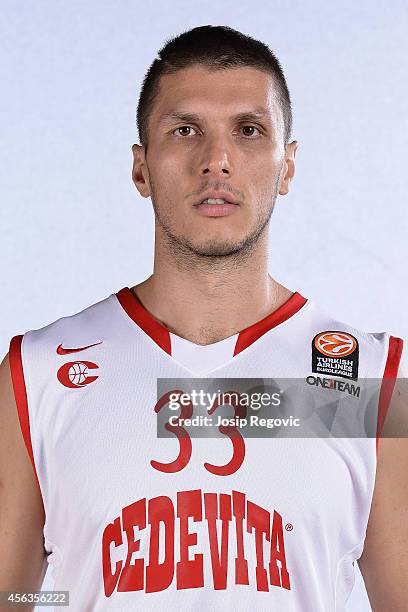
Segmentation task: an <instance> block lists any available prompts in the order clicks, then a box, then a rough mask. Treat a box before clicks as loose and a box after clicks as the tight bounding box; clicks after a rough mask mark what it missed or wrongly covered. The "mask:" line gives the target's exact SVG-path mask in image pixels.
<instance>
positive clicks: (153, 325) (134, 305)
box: [116, 287, 171, 355]
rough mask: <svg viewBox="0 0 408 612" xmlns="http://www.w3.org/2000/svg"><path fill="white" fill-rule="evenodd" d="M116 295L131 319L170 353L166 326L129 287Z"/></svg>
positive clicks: (168, 333) (168, 334)
mask: <svg viewBox="0 0 408 612" xmlns="http://www.w3.org/2000/svg"><path fill="white" fill-rule="evenodd" d="M116 296H117V298H118V300H119V302H120V303H121V305H122V307H123V309H124V310H125V311H126V312H127V314H128V315H129V317H130V318H131V319H133V321H134V322H135V323H136V324H137V325H138V326H139V327H141V328H142V329H143V331H144V332H146V334H147V335H148V336H150V338H151V339H152V340H154V341H155V342H156V344H158V345H159V346H160V347H161V348H162V349H163V350H164V351H166V353H168V354H169V355H171V342H170V332H169V330H168V329H167V327H165V326H164V325H163V324H162V323H160V321H158V320H157V319H155V318H154V317H153V316H152V315H151V314H150V312H149V311H148V310H146V308H145V307H144V306H143V304H142V303H141V302H140V301H139V299H138V298H137V296H136V295H135V293H134V292H133V291H131V289H129V287H123V289H121V290H120V291H118V292H117V293H116Z"/></svg>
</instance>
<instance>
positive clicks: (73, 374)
mask: <svg viewBox="0 0 408 612" xmlns="http://www.w3.org/2000/svg"><path fill="white" fill-rule="evenodd" d="M98 368H99V366H98V365H97V364H96V363H93V361H69V362H68V363H64V365H63V366H61V367H60V369H59V370H58V372H57V378H58V380H59V381H60V383H61V384H62V385H64V387H68V388H70V389H75V388H78V387H86V385H89V384H90V383H92V382H94V381H95V380H96V379H97V378H98V376H95V375H92V374H90V373H89V370H97V369H98Z"/></svg>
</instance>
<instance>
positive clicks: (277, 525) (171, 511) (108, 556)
mask: <svg viewBox="0 0 408 612" xmlns="http://www.w3.org/2000/svg"><path fill="white" fill-rule="evenodd" d="M193 523H198V524H199V525H200V526H201V527H203V529H201V530H200V537H206V538H207V543H208V546H204V545H203V544H204V542H202V541H201V539H200V537H199V534H198V531H199V530H198V529H196V530H195V529H194V528H193ZM134 527H137V528H138V531H139V534H140V536H141V538H142V537H148V538H149V541H148V545H147V546H141V539H138V538H135V534H134ZM176 528H177V533H178V537H177V538H175V531H176ZM244 531H246V532H247V533H249V534H251V540H252V546H253V547H254V552H255V555H250V557H251V558H253V559H256V562H255V561H254V563H255V568H254V569H255V572H249V563H248V560H247V558H246V551H245V544H244V541H245V538H244ZM124 541H126V548H127V550H126V558H124V555H123V559H122V560H119V561H116V563H113V562H112V556H113V552H112V551H113V550H114V549H115V548H116V547H120V546H122V544H123V543H124ZM160 544H161V546H160ZM200 544H201V550H202V551H203V552H197V553H196V554H192V551H190V550H189V548H190V547H191V546H195V545H198V547H199V550H200ZM246 544H248V540H246ZM232 545H233V550H234V552H235V555H234V557H235V558H234V571H233V572H231V574H232V575H228V559H229V555H231V548H232ZM265 546H266V549H267V550H268V555H267V558H264V550H265ZM160 549H161V550H162V551H163V554H162V555H159V551H160ZM144 550H146V552H147V551H148V561H147V559H144V558H143V556H142V553H141V551H144ZM205 550H209V555H208V556H209V558H205V552H204V551H205ZM207 554H208V553H207ZM138 555H139V556H138ZM160 556H161V557H163V556H164V558H163V559H159V557H160ZM248 556H249V555H248ZM116 558H117V557H116ZM132 561H133V562H132ZM207 563H209V564H210V568H211V574H212V585H207V584H206V585H204V564H207ZM102 566H103V581H104V589H105V595H106V596H107V597H110V596H111V595H112V593H113V592H114V591H115V589H116V590H117V591H122V592H123V591H144V592H145V593H153V592H158V591H163V590H165V589H167V588H168V587H169V586H170V584H171V583H172V581H173V579H174V577H175V579H176V589H177V590H179V589H193V588H199V587H204V586H206V587H210V586H212V587H213V588H214V589H216V590H225V589H227V588H228V586H229V585H231V584H241V585H249V583H250V575H254V576H255V587H256V589H257V590H258V591H269V590H270V586H272V587H281V588H285V589H290V580H289V573H288V570H287V567H286V558H285V546H284V539H283V529H282V517H281V515H280V514H279V513H278V512H277V511H276V510H274V511H273V515H272V516H271V513H270V512H269V511H268V510H266V509H265V508H262V507H261V506H258V505H257V504H255V503H253V502H252V501H249V500H247V499H246V495H245V494H244V493H241V492H239V491H232V493H231V495H229V494H227V493H203V492H202V491H201V489H195V490H191V491H178V492H177V498H176V504H174V502H173V500H172V499H171V498H170V497H168V496H164V495H163V496H159V497H154V498H152V499H146V498H143V499H139V500H138V501H136V502H134V503H132V504H130V505H128V506H126V507H124V508H123V509H122V512H121V516H118V517H116V518H115V519H114V520H113V522H112V523H109V524H108V525H107V526H106V527H105V528H104V531H103V536H102Z"/></svg>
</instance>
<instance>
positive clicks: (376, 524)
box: [358, 379, 408, 612]
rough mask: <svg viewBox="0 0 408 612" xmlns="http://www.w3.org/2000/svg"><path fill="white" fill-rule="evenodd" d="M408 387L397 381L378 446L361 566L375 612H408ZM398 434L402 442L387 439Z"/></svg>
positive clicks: (404, 381) (402, 381)
mask: <svg viewBox="0 0 408 612" xmlns="http://www.w3.org/2000/svg"><path fill="white" fill-rule="evenodd" d="M407 387H408V385H407V381H406V379H405V380H404V379H401V380H398V379H397V384H396V386H395V389H394V392H393V395H392V400H391V403H390V407H389V410H388V414H387V418H386V421H385V424H384V428H383V436H384V437H381V438H380V440H379V447H378V455H377V473H376V484H375V488H374V496H373V502H372V506H371V512H370V517H369V521H368V526H367V534H366V539H365V544H364V550H363V554H362V556H361V557H360V559H359V560H358V564H359V567H360V570H361V573H362V575H363V578H364V582H365V585H366V588H367V594H368V597H369V600H370V604H371V607H372V610H373V612H388V611H392V612H406V610H408V437H406V436H407V435H408V425H407V422H408V388H407ZM397 432H399V433H397ZM396 433H397V435H400V436H401V437H385V436H386V435H394V436H395V435H396ZM402 436H405V437H402Z"/></svg>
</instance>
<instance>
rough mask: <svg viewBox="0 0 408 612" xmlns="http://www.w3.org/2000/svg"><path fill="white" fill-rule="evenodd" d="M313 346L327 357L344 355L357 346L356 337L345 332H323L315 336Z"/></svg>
mask: <svg viewBox="0 0 408 612" xmlns="http://www.w3.org/2000/svg"><path fill="white" fill-rule="evenodd" d="M314 344H315V347H316V348H317V350H318V351H320V352H321V353H323V355H328V356H329V357H346V356H347V355H350V353H352V352H353V351H354V349H355V348H356V346H357V342H356V339H355V338H354V337H353V336H351V335H350V334H346V333H345V332H323V333H322V334H319V335H318V336H316V338H315V340H314Z"/></svg>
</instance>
